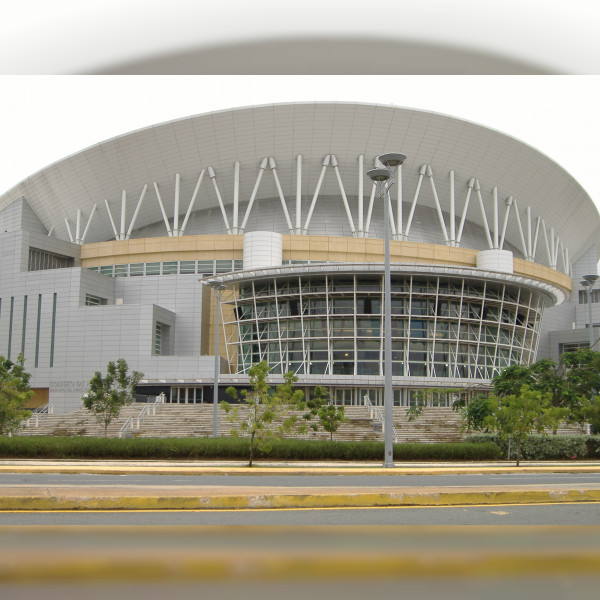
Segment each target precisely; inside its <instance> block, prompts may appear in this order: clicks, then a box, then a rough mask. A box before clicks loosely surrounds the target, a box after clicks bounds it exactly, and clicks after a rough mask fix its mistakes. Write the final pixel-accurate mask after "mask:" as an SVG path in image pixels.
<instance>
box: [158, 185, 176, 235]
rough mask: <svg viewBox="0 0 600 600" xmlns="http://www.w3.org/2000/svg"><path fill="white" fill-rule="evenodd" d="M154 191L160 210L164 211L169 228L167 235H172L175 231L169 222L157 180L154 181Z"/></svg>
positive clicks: (166, 225)
mask: <svg viewBox="0 0 600 600" xmlns="http://www.w3.org/2000/svg"><path fill="white" fill-rule="evenodd" d="M154 191H155V192H156V197H157V199H158V205H159V206H160V212H161V213H162V217H163V221H164V222H165V227H166V228H167V235H168V236H169V237H172V236H173V232H172V231H171V225H170V224H169V219H168V218H167V213H166V212H165V207H164V206H163V202H162V198H161V197H160V192H159V191H158V184H157V183H156V181H155V182H154Z"/></svg>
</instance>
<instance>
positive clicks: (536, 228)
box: [531, 217, 542, 260]
mask: <svg viewBox="0 0 600 600" xmlns="http://www.w3.org/2000/svg"><path fill="white" fill-rule="evenodd" d="M541 222H542V217H538V218H537V220H536V223H535V234H534V235H533V248H532V249H531V260H535V254H536V251H537V243H538V235H539V233H540V223H541Z"/></svg>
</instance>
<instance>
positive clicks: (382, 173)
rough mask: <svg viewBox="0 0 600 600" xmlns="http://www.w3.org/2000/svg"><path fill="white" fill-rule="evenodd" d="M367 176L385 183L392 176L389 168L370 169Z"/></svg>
mask: <svg viewBox="0 0 600 600" xmlns="http://www.w3.org/2000/svg"><path fill="white" fill-rule="evenodd" d="M367 177H368V178H369V179H370V180H371V181H374V182H375V183H385V182H386V181H387V180H388V179H389V178H390V177H391V173H390V170H389V169H369V170H368V171H367Z"/></svg>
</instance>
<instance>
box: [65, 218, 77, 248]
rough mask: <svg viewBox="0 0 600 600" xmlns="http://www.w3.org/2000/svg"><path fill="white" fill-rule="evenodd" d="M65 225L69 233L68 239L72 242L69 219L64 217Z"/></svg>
mask: <svg viewBox="0 0 600 600" xmlns="http://www.w3.org/2000/svg"><path fill="white" fill-rule="evenodd" d="M65 225H66V226H67V233H68V234H69V239H70V240H71V243H72V244H73V243H74V242H75V240H74V239H73V234H72V233H71V225H69V219H67V218H66V217H65Z"/></svg>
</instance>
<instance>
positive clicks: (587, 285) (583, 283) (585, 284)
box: [579, 279, 592, 287]
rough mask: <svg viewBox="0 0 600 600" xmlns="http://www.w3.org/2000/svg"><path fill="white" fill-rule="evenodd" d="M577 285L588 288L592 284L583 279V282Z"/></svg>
mask: <svg viewBox="0 0 600 600" xmlns="http://www.w3.org/2000/svg"><path fill="white" fill-rule="evenodd" d="M579 285H582V286H583V287H590V286H591V285H592V283H591V282H589V281H586V280H585V279H584V280H583V281H580V282H579Z"/></svg>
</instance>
